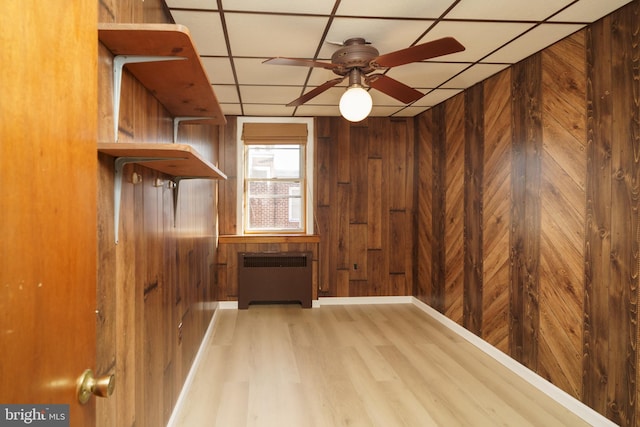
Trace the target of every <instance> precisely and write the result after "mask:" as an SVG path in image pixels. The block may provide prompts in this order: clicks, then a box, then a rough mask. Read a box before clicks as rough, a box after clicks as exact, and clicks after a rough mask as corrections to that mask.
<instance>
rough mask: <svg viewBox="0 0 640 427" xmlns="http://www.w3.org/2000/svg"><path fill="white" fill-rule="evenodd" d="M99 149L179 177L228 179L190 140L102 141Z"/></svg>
mask: <svg viewBox="0 0 640 427" xmlns="http://www.w3.org/2000/svg"><path fill="white" fill-rule="evenodd" d="M98 151H99V152H100V153H104V154H108V155H109V156H112V157H116V158H124V159H131V161H129V162H127V163H141V164H144V166H146V167H148V168H151V169H154V170H157V171H159V172H162V173H166V174H168V175H171V176H173V177H178V178H182V179H184V178H203V179H227V176H226V175H225V174H224V173H222V172H221V171H220V170H219V169H218V168H217V167H215V166H214V165H212V164H211V163H210V162H209V161H207V160H206V159H204V158H202V157H201V156H200V154H198V152H197V151H196V150H194V149H193V148H192V147H191V146H190V145H186V144H132V143H117V142H116V143H98Z"/></svg>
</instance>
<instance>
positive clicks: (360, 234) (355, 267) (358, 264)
mask: <svg viewBox="0 0 640 427" xmlns="http://www.w3.org/2000/svg"><path fill="white" fill-rule="evenodd" d="M348 243H349V266H350V267H349V270H350V271H351V273H350V274H349V280H354V281H363V282H366V281H367V265H368V263H367V224H366V223H365V224H358V223H353V224H349V242H348Z"/></svg>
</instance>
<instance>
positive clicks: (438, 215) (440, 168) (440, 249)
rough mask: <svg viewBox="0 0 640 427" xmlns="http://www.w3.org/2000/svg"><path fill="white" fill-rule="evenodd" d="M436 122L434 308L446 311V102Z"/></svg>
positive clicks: (438, 108)
mask: <svg viewBox="0 0 640 427" xmlns="http://www.w3.org/2000/svg"><path fill="white" fill-rule="evenodd" d="M432 111H433V116H432V123H433V126H434V131H433V132H432V136H433V138H434V139H433V145H432V150H433V163H432V166H433V173H432V176H433V201H432V204H433V208H432V209H433V217H432V230H433V241H432V250H431V253H432V256H433V263H432V266H433V268H432V270H431V274H432V284H433V295H432V298H431V304H432V307H433V308H435V309H436V310H438V311H439V312H441V313H443V314H444V312H445V292H446V289H445V283H446V278H445V260H446V257H445V247H446V240H445V228H446V222H447V221H446V202H447V199H446V185H447V183H446V159H447V151H446V144H447V132H446V126H445V118H446V115H445V104H440V105H437V106H435V107H434V108H433V109H432Z"/></svg>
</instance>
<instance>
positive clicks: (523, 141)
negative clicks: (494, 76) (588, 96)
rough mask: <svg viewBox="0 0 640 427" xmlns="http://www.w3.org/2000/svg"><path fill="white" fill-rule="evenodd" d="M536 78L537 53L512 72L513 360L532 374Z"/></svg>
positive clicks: (538, 133)
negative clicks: (521, 364) (527, 368)
mask: <svg viewBox="0 0 640 427" xmlns="http://www.w3.org/2000/svg"><path fill="white" fill-rule="evenodd" d="M540 77H541V56H540V54H536V55H533V56H531V57H529V58H527V59H525V60H524V61H522V62H520V63H518V64H516V65H515V66H514V67H513V75H512V79H513V80H512V84H513V94H512V99H513V100H514V103H513V110H512V113H513V155H514V157H513V163H512V165H513V166H512V167H513V169H512V180H513V181H512V186H513V204H512V211H511V226H512V239H513V240H512V245H511V247H512V250H511V253H512V257H513V259H512V261H511V267H512V272H511V283H512V289H511V295H512V302H511V305H512V316H511V319H512V331H513V334H512V337H511V343H512V355H513V356H514V357H515V358H516V360H519V361H520V362H521V363H523V364H524V365H525V366H527V367H529V368H531V369H533V370H536V369H537V362H538V360H537V350H538V347H537V342H538V333H539V307H538V302H539V273H538V262H539V254H540V197H539V190H540V161H541V160H540V156H541V152H542V125H541V111H540V108H541V107H540V106H541V103H542V102H541V85H540V80H541V78H540ZM516 335H520V336H518V337H516Z"/></svg>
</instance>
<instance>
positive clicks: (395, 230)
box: [387, 210, 411, 274]
mask: <svg viewBox="0 0 640 427" xmlns="http://www.w3.org/2000/svg"><path fill="white" fill-rule="evenodd" d="M410 226H411V218H409V215H407V213H406V212H405V211H394V210H392V211H391V212H390V214H389V224H388V228H389V231H388V233H389V246H388V248H387V250H388V252H389V274H406V263H405V260H406V257H407V256H408V255H409V254H410V252H409V251H408V250H407V248H408V247H409V248H410V240H411V238H410V237H409V234H410V233H409V227H410Z"/></svg>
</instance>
